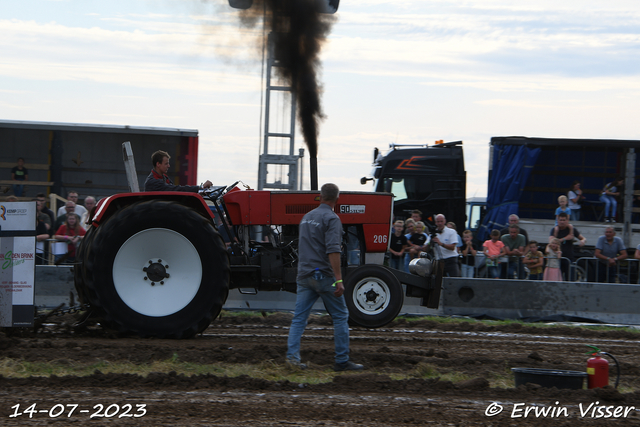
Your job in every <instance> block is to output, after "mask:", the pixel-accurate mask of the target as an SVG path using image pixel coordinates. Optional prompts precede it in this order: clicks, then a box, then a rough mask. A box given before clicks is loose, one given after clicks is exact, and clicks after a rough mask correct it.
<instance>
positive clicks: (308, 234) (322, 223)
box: [297, 203, 342, 280]
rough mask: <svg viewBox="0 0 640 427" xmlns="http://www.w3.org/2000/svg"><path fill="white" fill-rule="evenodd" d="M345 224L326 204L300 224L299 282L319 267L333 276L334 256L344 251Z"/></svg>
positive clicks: (304, 218)
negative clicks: (342, 245)
mask: <svg viewBox="0 0 640 427" xmlns="http://www.w3.org/2000/svg"><path fill="white" fill-rule="evenodd" d="M341 242H342V223H341V222H340V218H338V215H336V213H335V212H334V211H333V210H332V209H331V207H330V206H329V205H327V204H326V203H321V204H320V206H318V207H317V208H315V209H314V210H312V211H311V212H308V213H307V214H306V215H305V216H304V217H303V218H302V221H300V230H299V240H298V259H299V261H298V277H297V280H301V279H305V278H307V277H309V276H311V275H312V274H313V273H314V272H315V270H316V268H318V269H320V271H321V272H322V273H324V274H325V275H326V276H330V277H333V269H332V268H331V263H330V262H329V255H328V254H331V253H336V252H338V253H339V252H340V244H341Z"/></svg>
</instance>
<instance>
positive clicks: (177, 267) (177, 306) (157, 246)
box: [113, 228, 202, 317]
mask: <svg viewBox="0 0 640 427" xmlns="http://www.w3.org/2000/svg"><path fill="white" fill-rule="evenodd" d="M149 261H152V262H153V263H159V264H162V266H163V267H164V266H168V268H166V273H168V274H169V277H168V278H163V279H162V280H159V279H158V281H157V282H156V281H153V280H151V279H150V278H149V275H148V274H147V272H145V271H143V269H144V268H146V267H148V266H149V265H150V262H149ZM151 277H153V276H151ZM161 281H162V282H163V283H160V282H161ZM201 281H202V264H201V262H200V256H199V255H198V251H197V250H196V248H195V247H194V246H193V245H192V244H191V242H189V240H187V239H186V238H185V237H184V236H183V235H182V234H180V233H177V232H175V231H173V230H168V229H166V228H150V229H148V230H144V231H141V232H139V233H136V234H134V235H133V236H131V237H130V238H129V239H128V240H127V241H126V242H124V244H123V245H122V246H121V247H120V249H119V250H118V253H117V254H116V257H115V260H114V262H113V284H114V286H115V289H116V292H118V295H119V296H120V298H121V299H122V301H123V302H124V303H125V304H126V305H127V306H128V307H129V308H131V309H132V310H134V311H136V312H138V313H140V314H143V315H145V316H153V317H161V316H169V315H171V314H173V313H177V312H178V311H180V310H182V309H183V308H185V307H186V306H187V305H188V304H189V303H190V302H191V301H192V300H193V298H194V297H195V295H196V293H197V292H198V289H199V288H200V282H201ZM152 283H153V285H152Z"/></svg>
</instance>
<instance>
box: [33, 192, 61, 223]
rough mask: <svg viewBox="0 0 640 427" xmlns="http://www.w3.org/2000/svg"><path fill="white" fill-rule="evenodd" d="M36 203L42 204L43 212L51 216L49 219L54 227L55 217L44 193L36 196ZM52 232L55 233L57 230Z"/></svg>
mask: <svg viewBox="0 0 640 427" xmlns="http://www.w3.org/2000/svg"><path fill="white" fill-rule="evenodd" d="M36 201H38V202H42V212H44V213H46V214H47V215H49V218H50V219H51V224H52V225H53V224H54V223H55V222H56V219H55V217H54V216H53V211H52V210H51V209H49V208H48V207H47V198H46V196H45V195H44V193H38V194H36ZM52 231H55V230H52Z"/></svg>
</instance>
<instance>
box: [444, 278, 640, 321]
mask: <svg viewBox="0 0 640 427" xmlns="http://www.w3.org/2000/svg"><path fill="white" fill-rule="evenodd" d="M638 297H640V285H627V284H604V283H588V282H542V281H532V280H489V279H461V278H445V279H444V283H443V310H444V314H446V315H459V316H474V317H479V316H486V317H492V318H498V319H524V320H542V319H549V320H552V319H559V320H561V319H562V318H565V319H567V320H578V319H582V320H594V321H598V322H604V323H621V324H628V325H639V324H640V312H639V310H638V304H637V301H638Z"/></svg>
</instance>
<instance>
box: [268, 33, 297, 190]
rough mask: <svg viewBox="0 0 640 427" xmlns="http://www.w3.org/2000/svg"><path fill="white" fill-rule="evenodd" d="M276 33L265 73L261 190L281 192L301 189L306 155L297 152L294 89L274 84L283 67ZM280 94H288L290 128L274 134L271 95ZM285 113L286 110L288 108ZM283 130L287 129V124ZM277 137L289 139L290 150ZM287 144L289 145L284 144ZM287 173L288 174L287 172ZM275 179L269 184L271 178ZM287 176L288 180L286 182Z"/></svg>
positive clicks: (270, 34)
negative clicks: (277, 50)
mask: <svg viewBox="0 0 640 427" xmlns="http://www.w3.org/2000/svg"><path fill="white" fill-rule="evenodd" d="M276 37H277V34H275V33H269V37H268V40H267V70H266V87H265V110H264V112H265V117H264V134H263V142H262V153H261V154H260V160H259V165H258V190H264V189H267V188H272V189H279V190H301V189H302V180H301V179H300V180H299V179H298V177H301V176H302V174H301V173H300V174H299V173H298V169H299V168H300V167H301V164H302V162H301V159H302V158H303V156H304V149H300V151H299V153H298V154H295V153H294V150H295V126H296V98H295V94H294V93H293V86H292V85H291V86H279V85H277V83H274V81H273V80H274V71H275V70H274V67H275V68H277V67H279V66H280V64H279V62H278V59H277V58H276V57H275V54H274V52H275V49H274V45H275V38H276ZM276 93H281V94H282V96H283V97H285V96H286V95H285V94H286V93H288V94H289V97H288V98H289V100H290V102H289V106H290V116H289V123H288V125H289V126H288V129H278V130H279V131H272V129H271V128H272V127H274V128H275V127H277V126H276V123H274V122H272V120H271V116H270V114H271V112H272V111H273V110H272V108H271V101H272V96H273V95H275V94H276ZM285 110H286V109H285ZM283 127H284V128H286V127H287V126H286V125H284V126H283ZM277 138H281V139H283V140H285V141H287V140H288V142H289V147H288V150H286V147H285V148H284V149H283V147H282V145H283V144H278V143H277V140H276V139H277ZM284 145H286V143H285V144H284ZM285 172H286V173H285ZM270 174H271V176H273V179H272V180H271V181H269V179H268V178H269V175H270ZM285 176H286V180H285V179H283V178H284V177H285Z"/></svg>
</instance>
